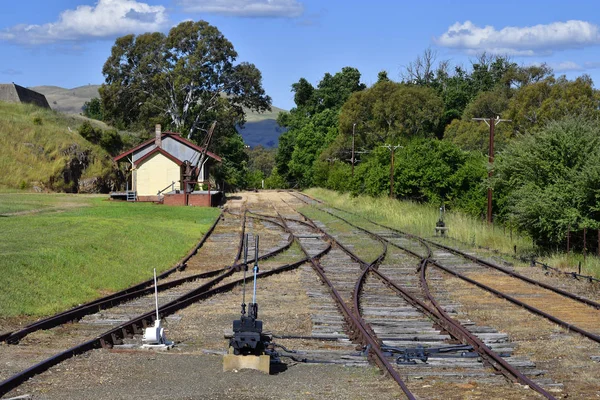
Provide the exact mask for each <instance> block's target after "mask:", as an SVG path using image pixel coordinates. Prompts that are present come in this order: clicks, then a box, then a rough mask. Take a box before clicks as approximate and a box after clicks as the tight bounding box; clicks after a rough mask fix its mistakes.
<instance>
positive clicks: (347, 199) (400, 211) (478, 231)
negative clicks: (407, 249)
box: [306, 189, 533, 253]
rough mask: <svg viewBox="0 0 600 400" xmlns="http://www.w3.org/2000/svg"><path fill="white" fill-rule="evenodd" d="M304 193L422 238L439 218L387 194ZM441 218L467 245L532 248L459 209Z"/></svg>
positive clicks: (429, 208)
mask: <svg viewBox="0 0 600 400" xmlns="http://www.w3.org/2000/svg"><path fill="white" fill-rule="evenodd" d="M306 193H307V194H309V195H311V196H314V197H316V198H319V199H322V200H324V201H326V202H327V203H329V204H331V205H333V206H335V207H338V208H341V209H344V210H347V211H351V212H355V213H358V214H359V215H362V216H364V217H367V218H369V219H372V220H374V221H376V222H379V223H382V224H384V225H387V226H390V227H393V228H396V229H399V230H402V231H406V232H409V233H413V234H416V235H419V236H423V237H431V236H433V235H434V229H435V223H436V222H437V220H438V219H439V210H438V208H437V207H432V206H430V205H427V204H418V203H414V202H410V201H399V200H393V199H389V198H387V197H379V198H373V197H368V196H358V197H351V196H350V195H348V194H339V193H336V192H333V191H329V190H325V189H310V190H307V191H306ZM444 220H445V222H446V226H447V227H448V233H449V236H450V237H452V238H454V239H456V240H459V241H461V242H463V243H467V244H469V245H473V246H482V247H488V248H492V249H496V250H498V251H500V252H503V253H512V252H513V246H515V245H516V246H517V249H518V251H520V252H531V251H532V249H533V243H532V241H531V240H530V239H528V238H526V237H522V236H518V235H516V234H515V235H514V236H513V238H512V239H511V238H510V236H509V235H506V234H504V230H503V229H502V228H494V227H493V226H488V224H486V223H485V222H482V221H481V220H478V219H476V218H473V217H471V216H468V215H465V214H463V213H461V212H447V213H446V215H445V217H444Z"/></svg>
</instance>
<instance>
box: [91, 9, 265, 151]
mask: <svg viewBox="0 0 600 400" xmlns="http://www.w3.org/2000/svg"><path fill="white" fill-rule="evenodd" d="M237 56H238V54H237V52H236V51H235V49H234V47H233V45H232V44H231V42H230V41H229V40H227V39H226V38H225V37H224V36H223V34H222V33H221V32H220V31H219V30H218V29H217V28H216V27H214V26H212V25H210V24H209V23H208V22H206V21H198V22H193V21H185V22H182V23H181V24H179V25H177V26H175V27H174V28H172V29H171V30H170V31H169V33H168V34H167V35H165V34H163V33H161V32H153V33H144V34H141V35H137V36H136V35H127V36H123V37H120V38H118V39H117V40H116V42H115V44H114V46H113V47H112V51H111V55H110V57H109V58H108V60H107V61H106V63H105V64H104V68H103V69H102V73H103V74H104V77H105V80H106V81H105V83H104V84H103V85H102V87H101V88H100V95H101V99H102V104H103V107H104V112H105V115H104V118H105V120H107V121H109V122H113V123H115V124H117V125H121V126H124V127H130V126H138V127H148V126H152V124H153V123H155V122H163V123H165V124H166V125H167V126H169V127H171V128H172V129H175V130H177V131H179V132H181V133H183V134H185V135H186V136H187V137H188V138H191V139H196V140H198V139H199V133H200V132H202V131H203V130H206V129H207V128H208V126H209V125H210V123H211V122H212V121H213V120H215V119H219V128H218V129H219V131H220V132H221V134H223V133H224V131H225V130H226V131H228V132H229V133H230V134H232V133H231V132H232V130H234V127H235V125H243V123H244V122H245V119H244V108H247V109H251V110H255V111H258V112H261V111H266V110H269V109H270V105H271V99H270V97H269V96H267V95H266V94H265V91H264V89H263V87H262V76H261V73H260V71H259V70H258V69H257V68H256V67H255V66H254V65H253V64H250V63H246V62H242V63H239V64H235V61H236V58H237ZM218 134H219V132H217V136H218Z"/></svg>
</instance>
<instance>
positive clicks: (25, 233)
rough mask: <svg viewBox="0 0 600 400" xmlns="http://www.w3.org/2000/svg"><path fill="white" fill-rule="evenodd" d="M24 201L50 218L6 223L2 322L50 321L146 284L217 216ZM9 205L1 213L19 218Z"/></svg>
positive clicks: (0, 266) (0, 200)
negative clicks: (14, 318)
mask: <svg viewBox="0 0 600 400" xmlns="http://www.w3.org/2000/svg"><path fill="white" fill-rule="evenodd" d="M7 196H8V197H7ZM37 196H39V198H38V199H37V200H36V199H35V197H37ZM22 197H23V198H24V201H28V202H29V207H32V209H39V208H38V207H42V208H43V209H44V212H40V213H31V214H21V215H14V216H9V217H0V226H1V227H2V229H0V287H1V288H2V290H1V291H0V316H1V317H11V316H18V315H34V316H41V315H48V314H51V313H55V312H58V311H61V310H64V309H67V308H69V307H71V306H74V305H77V304H80V303H82V302H85V301H89V300H92V299H94V298H97V297H99V296H101V295H103V294H106V293H110V292H114V291H117V290H120V289H123V288H125V287H128V286H130V285H132V284H134V283H137V282H139V281H142V280H145V279H148V278H150V277H151V276H152V268H154V267H156V269H157V271H164V270H166V269H168V268H169V267H171V266H173V265H175V264H176V262H177V261H178V260H179V259H180V258H182V257H183V256H184V255H185V254H186V253H187V252H188V251H189V250H190V249H191V248H192V246H193V245H194V244H195V243H197V241H198V240H199V239H200V237H202V235H203V234H204V233H205V232H206V231H207V229H208V227H209V226H210V225H211V224H212V223H213V222H214V219H215V218H216V216H217V215H218V213H219V211H218V210H217V209H212V208H196V207H166V206H160V205H155V204H148V203H135V204H132V203H121V202H110V201H107V200H105V197H102V198H98V197H97V196H95V197H94V196H67V195H55V196H48V195H43V194H38V195H34V194H28V195H23V196H22ZM5 198H10V195H7V194H3V195H0V208H1V209H13V210H14V209H15V207H14V205H8V206H7V205H5V204H4V203H5V202H4V199H5ZM11 201H12V202H13V204H14V199H12V200H11ZM47 211H54V212H47Z"/></svg>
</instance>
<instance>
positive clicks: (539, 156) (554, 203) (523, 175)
mask: <svg viewBox="0 0 600 400" xmlns="http://www.w3.org/2000/svg"><path fill="white" fill-rule="evenodd" d="M494 188H495V191H496V193H497V194H498V196H497V200H496V204H497V208H498V211H499V212H500V214H501V217H502V218H504V219H510V220H512V221H514V222H515V223H516V224H517V226H518V227H519V228H520V229H521V230H523V231H525V232H528V233H529V234H530V235H531V237H532V238H533V239H534V241H535V242H536V244H538V245H540V246H544V247H550V246H558V245H561V244H563V243H564V240H565V239H564V238H565V236H566V233H567V230H568V229H569V226H570V227H571V230H579V229H583V228H584V227H585V228H594V229H597V228H600V126H599V125H598V123H597V122H588V121H585V120H583V119H581V118H569V119H565V120H563V121H559V122H551V123H549V124H548V125H547V126H546V127H545V128H544V129H542V130H541V131H540V132H538V133H537V134H535V135H527V136H525V137H523V138H522V139H521V140H519V141H518V142H513V143H511V144H510V145H509V146H508V148H507V149H506V151H504V152H503V153H502V154H501V155H500V157H499V158H498V159H497V166H496V177H495V179H494Z"/></svg>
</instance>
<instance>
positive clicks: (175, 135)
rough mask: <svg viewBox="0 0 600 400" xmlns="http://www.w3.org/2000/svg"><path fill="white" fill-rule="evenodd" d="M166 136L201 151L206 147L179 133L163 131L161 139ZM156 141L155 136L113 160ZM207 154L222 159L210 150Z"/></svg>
mask: <svg viewBox="0 0 600 400" xmlns="http://www.w3.org/2000/svg"><path fill="white" fill-rule="evenodd" d="M166 137H170V138H171V139H174V140H176V141H178V142H179V143H183V144H184V145H186V146H188V147H190V148H192V149H194V150H196V151H198V152H200V153H201V152H203V151H204V149H203V148H202V147H200V146H198V145H197V144H196V143H193V142H191V141H189V140H187V139H185V138H182V137H181V135H180V134H179V133H175V132H163V133H162V135H161V140H163V139H165V138H166ZM154 141H155V138H151V139H148V140H146V141H145V142H143V143H141V144H139V145H137V146H135V147H134V148H133V149H130V150H127V151H126V152H124V153H121V154H119V155H118V156H116V157H114V158H113V160H115V161H120V160H122V159H123V158H125V157H127V156H128V155H131V154H133V153H135V152H136V151H138V150H141V149H143V148H144V147H146V146H149V145H152V144H153V143H154ZM153 151H154V150H153ZM153 151H152V152H153ZM164 153H167V152H166V151H164ZM206 155H207V156H209V157H210V158H212V159H213V160H215V161H218V162H221V161H222V159H221V157H219V156H218V155H216V154H214V153H212V152H210V151H207V152H206Z"/></svg>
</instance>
